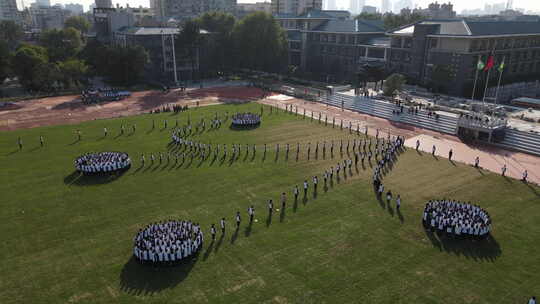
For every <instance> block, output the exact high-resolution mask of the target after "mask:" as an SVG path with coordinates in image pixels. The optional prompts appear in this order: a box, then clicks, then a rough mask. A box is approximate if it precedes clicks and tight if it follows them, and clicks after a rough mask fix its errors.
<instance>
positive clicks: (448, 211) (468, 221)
mask: <svg viewBox="0 0 540 304" xmlns="http://www.w3.org/2000/svg"><path fill="white" fill-rule="evenodd" d="M422 222H423V224H424V227H426V228H427V229H431V231H437V232H438V233H440V234H445V235H447V236H452V237H456V238H468V239H476V240H478V239H483V238H486V237H487V236H488V235H489V233H490V231H491V218H490V216H489V213H488V212H487V211H485V210H484V209H482V208H480V206H477V205H472V204H470V203H464V202H460V201H456V200H449V199H441V200H430V201H428V202H427V203H426V206H425V207H424V214H423V217H422Z"/></svg>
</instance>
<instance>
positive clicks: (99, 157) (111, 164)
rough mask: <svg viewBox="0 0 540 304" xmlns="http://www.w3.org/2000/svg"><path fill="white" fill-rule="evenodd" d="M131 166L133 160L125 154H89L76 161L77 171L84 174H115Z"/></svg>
mask: <svg viewBox="0 0 540 304" xmlns="http://www.w3.org/2000/svg"><path fill="white" fill-rule="evenodd" d="M130 166H131V159H130V158H129V155H128V154H127V153H124V152H99V153H87V154H84V155H81V156H79V157H77V158H76V159H75V169H76V170H77V171H78V172H81V173H84V174H95V173H113V172H118V171H122V170H127V169H129V167H130Z"/></svg>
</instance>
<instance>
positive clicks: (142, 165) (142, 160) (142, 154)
mask: <svg viewBox="0 0 540 304" xmlns="http://www.w3.org/2000/svg"><path fill="white" fill-rule="evenodd" d="M141 167H144V153H141Z"/></svg>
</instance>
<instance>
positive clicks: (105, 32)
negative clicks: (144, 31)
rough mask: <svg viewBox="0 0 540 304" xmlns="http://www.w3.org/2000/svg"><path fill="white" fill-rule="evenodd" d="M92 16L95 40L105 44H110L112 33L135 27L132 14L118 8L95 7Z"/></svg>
mask: <svg viewBox="0 0 540 304" xmlns="http://www.w3.org/2000/svg"><path fill="white" fill-rule="evenodd" d="M97 5H99V4H97V3H96V6H97ZM93 14H94V29H95V31H96V38H97V40H99V41H102V42H105V43H108V42H111V39H112V38H113V33H114V32H116V31H118V30H119V29H120V28H123V27H132V26H134V25H135V17H134V16H133V14H132V13H130V12H126V11H125V10H123V9H120V8H108V7H96V8H94V13H93Z"/></svg>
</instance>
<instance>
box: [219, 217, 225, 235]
mask: <svg viewBox="0 0 540 304" xmlns="http://www.w3.org/2000/svg"><path fill="white" fill-rule="evenodd" d="M219 225H220V226H221V233H222V234H225V218H224V217H222V218H221V221H219Z"/></svg>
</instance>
